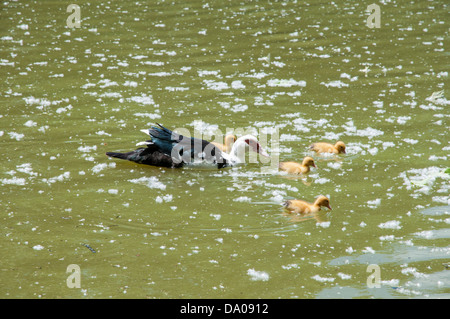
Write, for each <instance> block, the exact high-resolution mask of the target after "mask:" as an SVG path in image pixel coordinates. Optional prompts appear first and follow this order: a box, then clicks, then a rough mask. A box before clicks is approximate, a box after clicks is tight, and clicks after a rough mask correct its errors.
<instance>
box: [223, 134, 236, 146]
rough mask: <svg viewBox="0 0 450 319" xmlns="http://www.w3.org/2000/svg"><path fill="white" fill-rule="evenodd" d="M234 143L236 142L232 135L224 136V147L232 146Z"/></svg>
mask: <svg viewBox="0 0 450 319" xmlns="http://www.w3.org/2000/svg"><path fill="white" fill-rule="evenodd" d="M234 142H236V136H234V135H233V134H229V135H227V136H225V145H232V144H233V143H234Z"/></svg>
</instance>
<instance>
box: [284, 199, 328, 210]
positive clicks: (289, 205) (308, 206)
mask: <svg viewBox="0 0 450 319" xmlns="http://www.w3.org/2000/svg"><path fill="white" fill-rule="evenodd" d="M283 206H284V208H285V209H286V210H287V211H289V212H290V213H296V214H315V213H318V212H319V211H320V210H321V207H327V208H328V209H330V210H331V206H330V200H329V199H328V198H327V197H325V196H323V195H321V196H319V197H317V199H316V200H315V201H314V203H309V202H306V201H304V200H298V199H294V200H288V201H286V202H284V203H283Z"/></svg>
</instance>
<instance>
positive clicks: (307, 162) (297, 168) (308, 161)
mask: <svg viewBox="0 0 450 319" xmlns="http://www.w3.org/2000/svg"><path fill="white" fill-rule="evenodd" d="M311 166H312V167H315V168H317V166H316V164H315V163H314V159H313V158H312V157H309V156H306V157H305V158H304V159H303V162H302V163H301V164H300V163H297V162H281V163H280V164H279V168H280V170H282V171H285V172H287V173H289V174H306V173H309V171H310V167H311Z"/></svg>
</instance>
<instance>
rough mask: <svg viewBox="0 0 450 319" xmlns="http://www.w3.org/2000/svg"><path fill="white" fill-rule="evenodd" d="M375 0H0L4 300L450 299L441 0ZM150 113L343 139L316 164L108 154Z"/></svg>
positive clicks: (150, 118) (199, 124) (287, 139)
mask: <svg viewBox="0 0 450 319" xmlns="http://www.w3.org/2000/svg"><path fill="white" fill-rule="evenodd" d="M368 4H370V3H361V2H355V1H338V2H334V3H333V4H330V3H329V2H326V1H309V2H297V1H295V2H292V1H286V2H278V1H274V2H266V1H252V2H248V3H247V2H245V3H244V2H242V3H241V2H239V1H210V2H207V1H189V2H186V3H179V2H170V1H159V2H156V1H125V2H112V1H110V2H104V1H91V2H90V4H87V3H86V4H81V5H80V6H81V7H80V14H81V25H80V28H74V29H70V28H69V27H67V25H66V19H67V17H68V16H69V15H70V14H71V13H70V12H69V13H68V12H66V9H67V5H68V3H66V2H63V1H26V2H13V1H5V2H3V3H2V7H1V11H0V20H1V21H0V25H1V26H0V43H1V51H0V62H1V63H0V72H1V75H2V81H1V86H0V103H1V104H0V138H1V141H2V147H1V151H0V152H1V156H2V166H1V170H0V183H1V192H0V203H1V207H2V210H1V212H2V213H1V226H0V233H1V237H0V238H1V239H0V247H1V252H2V258H1V262H0V276H1V277H0V296H1V297H2V298H286V299H287V298H449V297H450V270H448V266H446V265H447V263H448V262H449V261H450V247H449V239H450V227H449V223H450V216H449V214H450V206H449V205H450V203H449V174H446V173H444V170H445V169H447V168H448V167H449V166H450V161H449V150H450V145H449V144H450V143H449V138H448V136H449V135H448V132H449V116H450V112H449V103H450V102H449V101H448V100H447V99H445V97H442V98H438V99H435V100H433V101H431V100H430V99H428V98H429V97H430V96H431V95H432V94H433V93H434V92H438V91H442V90H444V96H445V95H447V96H448V94H449V93H448V92H445V86H444V84H445V82H446V81H447V80H448V70H449V63H448V61H449V55H448V52H446V51H445V47H444V44H446V45H448V25H446V23H445V22H446V20H448V4H446V2H445V1H432V2H429V1H415V2H406V1H398V0H397V1H389V2H385V3H384V2H383V3H379V4H380V7H381V15H380V17H381V20H380V21H381V25H380V28H373V29H371V28H368V27H367V25H366V20H367V18H368V15H369V13H366V12H365V11H366V8H367V5H368ZM155 121H156V122H159V123H162V124H163V125H165V126H167V127H169V128H172V129H174V128H186V129H189V130H194V129H197V130H199V131H202V132H204V133H205V134H211V133H214V132H215V131H217V130H220V131H221V132H222V133H226V132H227V130H228V129H232V128H234V129H237V128H244V129H249V130H254V131H255V132H256V133H259V134H268V136H269V139H268V143H267V145H265V146H266V148H267V149H268V151H269V153H274V151H275V149H272V145H271V144H270V141H271V139H270V137H271V134H272V133H274V129H275V128H276V129H278V132H279V138H280V141H279V144H280V145H279V146H280V150H279V151H280V153H279V158H280V160H282V161H301V159H302V158H303V157H304V156H306V155H311V154H310V153H309V152H308V150H307V147H308V145H309V144H311V143H312V142H316V141H330V142H334V141H336V140H338V139H340V140H343V141H344V142H345V143H346V144H347V154H346V155H341V156H337V157H336V156H325V157H323V156H322V157H319V156H316V155H314V158H315V160H316V163H317V165H318V169H317V170H313V171H312V172H311V173H310V174H309V176H308V177H307V178H293V177H292V176H286V175H285V174H282V173H278V172H276V171H273V170H267V171H263V170H262V169H261V168H262V167H264V166H268V165H269V164H261V163H259V164H258V163H249V164H246V165H242V166H238V167H233V168H226V169H223V170H220V171H218V170H215V169H203V168H202V169H201V168H186V169H180V170H172V169H161V168H157V167H150V166H141V165H137V164H134V163H131V162H125V161H120V160H111V159H108V158H107V157H106V156H105V152H106V151H128V150H132V149H134V148H135V146H134V145H135V144H136V143H137V142H139V141H142V140H144V139H145V135H143V134H142V133H141V132H140V131H139V130H140V129H143V128H148V127H149V126H150V125H151V123H154V122H155ZM320 194H324V195H327V196H329V198H330V201H331V206H332V208H333V210H332V211H328V210H327V209H324V210H323V211H322V213H321V214H320V215H319V216H316V218H303V219H302V218H298V216H297V218H296V217H295V216H285V215H283V210H282V207H281V205H280V203H282V202H283V201H284V200H286V199H294V198H298V199H306V200H308V201H313V200H314V198H315V197H317V196H318V195H320ZM86 245H88V247H90V248H91V249H92V250H91V249H89V248H88V247H87V246H86ZM93 251H95V252H93ZM72 264H75V265H78V267H79V269H80V276H79V278H80V285H81V288H77V287H74V288H69V286H70V285H69V286H68V284H67V279H68V277H69V275H70V274H71V273H68V272H66V271H67V268H68V266H69V265H72ZM371 264H375V265H377V266H378V267H379V270H380V273H379V277H378V278H379V279H380V287H379V288H370V287H369V286H368V284H367V283H368V277H369V275H371V273H372V272H368V271H367V269H368V266H369V265H371Z"/></svg>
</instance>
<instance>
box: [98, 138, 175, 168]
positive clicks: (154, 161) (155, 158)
mask: <svg viewBox="0 0 450 319" xmlns="http://www.w3.org/2000/svg"><path fill="white" fill-rule="evenodd" d="M106 155H108V156H110V157H115V158H120V159H124V160H128V161H132V162H136V163H139V164H146V165H153V166H161V167H170V168H178V167H182V166H183V165H184V163H183V162H177V163H175V162H174V161H173V160H172V157H171V156H170V155H167V154H165V153H164V152H162V151H161V150H160V149H159V147H158V146H157V145H155V144H153V143H149V144H147V147H146V148H142V147H141V148H138V149H137V150H135V151H131V152H128V153H115V152H107V153H106Z"/></svg>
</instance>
